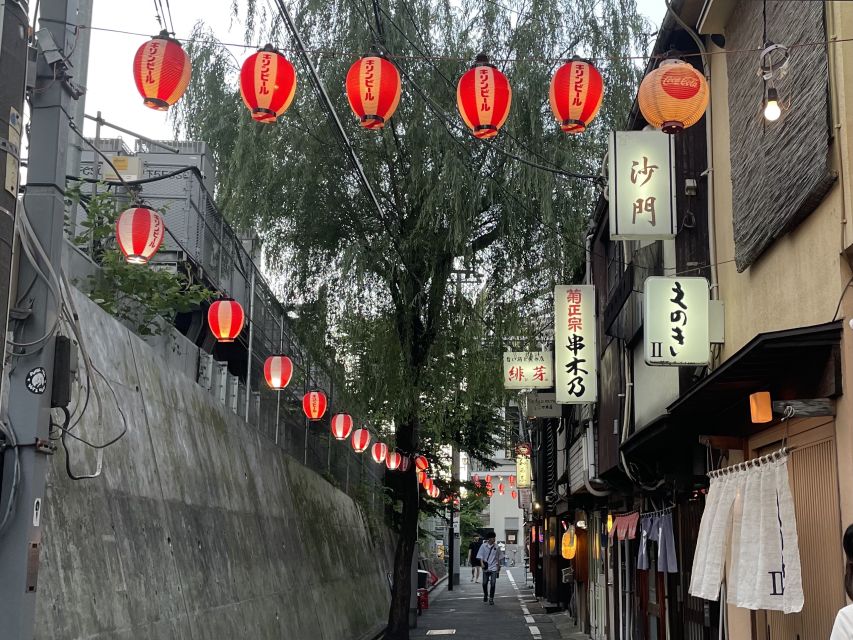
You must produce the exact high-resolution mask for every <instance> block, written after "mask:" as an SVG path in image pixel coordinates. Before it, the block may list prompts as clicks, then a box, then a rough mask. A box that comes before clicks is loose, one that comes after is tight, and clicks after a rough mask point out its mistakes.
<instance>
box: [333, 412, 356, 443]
mask: <svg viewBox="0 0 853 640" xmlns="http://www.w3.org/2000/svg"><path fill="white" fill-rule="evenodd" d="M351 433H352V416H350V415H348V414H346V413H339V414H337V415H335V416H332V435H333V436H335V440H346V439H347V438H349V434H351Z"/></svg>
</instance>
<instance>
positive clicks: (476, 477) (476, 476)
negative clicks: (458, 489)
mask: <svg viewBox="0 0 853 640" xmlns="http://www.w3.org/2000/svg"><path fill="white" fill-rule="evenodd" d="M479 481H480V475H479V474H477V473H475V474H474V475H472V476H471V482H473V483H474V484H477V483H478V482H479Z"/></svg>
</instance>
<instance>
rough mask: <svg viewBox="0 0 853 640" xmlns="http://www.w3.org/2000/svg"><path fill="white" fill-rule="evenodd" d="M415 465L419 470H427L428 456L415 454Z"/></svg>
mask: <svg viewBox="0 0 853 640" xmlns="http://www.w3.org/2000/svg"><path fill="white" fill-rule="evenodd" d="M415 466H416V467H417V468H418V471H426V470H427V469H429V460H427V459H426V456H415Z"/></svg>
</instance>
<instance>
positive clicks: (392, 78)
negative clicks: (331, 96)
mask: <svg viewBox="0 0 853 640" xmlns="http://www.w3.org/2000/svg"><path fill="white" fill-rule="evenodd" d="M400 88H401V85H400V72H399V71H398V70H397V67H396V66H395V65H394V63H393V62H391V61H389V60H386V59H385V58H383V57H382V56H380V55H378V54H377V53H375V52H373V53H371V54H370V55H366V56H364V57H362V58H359V59H358V60H356V61H355V62H354V63H353V65H352V66H351V67H350V68H349V71H348V72H347V80H346V90H347V100H348V101H349V106H350V108H351V109H352V111H353V113H354V114H355V116H356V117H357V118H358V119H359V122H360V123H361V126H362V127H364V128H365V129H381V128H382V127H384V126H385V123H386V122H387V121H388V119H389V118H390V117H391V116H393V115H394V112H395V111H396V110H397V105H398V104H399V103H400Z"/></svg>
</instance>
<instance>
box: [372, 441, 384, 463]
mask: <svg viewBox="0 0 853 640" xmlns="http://www.w3.org/2000/svg"><path fill="white" fill-rule="evenodd" d="M370 455H371V456H373V461H374V462H375V463H376V464H382V463H383V462H385V458H386V457H388V445H387V444H385V443H384V442H376V443H374V444H373V446H372V447H371V448H370Z"/></svg>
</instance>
